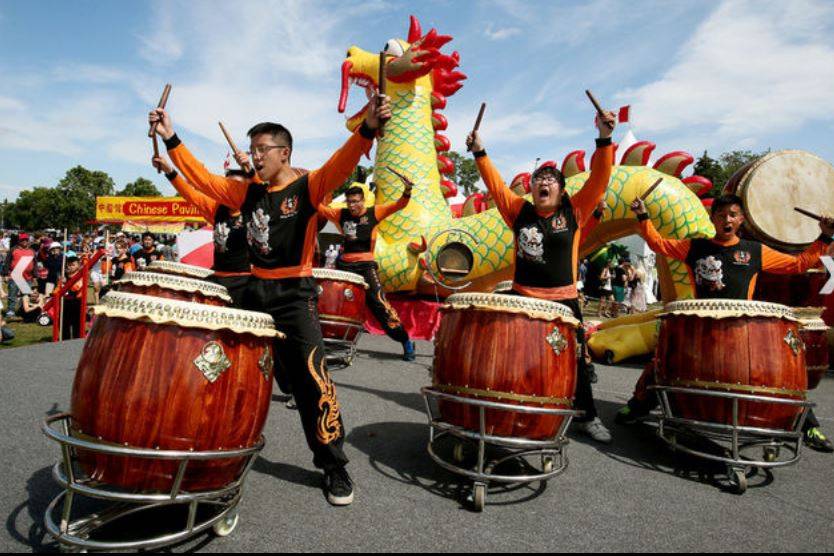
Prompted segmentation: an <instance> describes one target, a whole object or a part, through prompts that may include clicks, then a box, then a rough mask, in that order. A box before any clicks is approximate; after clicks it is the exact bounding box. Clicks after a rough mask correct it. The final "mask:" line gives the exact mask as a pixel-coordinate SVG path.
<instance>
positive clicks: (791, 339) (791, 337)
mask: <svg viewBox="0 0 834 556" xmlns="http://www.w3.org/2000/svg"><path fill="white" fill-rule="evenodd" d="M784 339H785V343H786V344H788V347H790V348H791V351H793V354H794V356H797V355H799V353H800V352H801V351H802V350H803V349H804V348H805V342H803V341H802V338H800V337H799V336H798V335H797V334H796V332H794V331H793V330H788V333H787V334H785V338H784Z"/></svg>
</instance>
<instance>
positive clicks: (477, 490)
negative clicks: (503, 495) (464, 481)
mask: <svg viewBox="0 0 834 556" xmlns="http://www.w3.org/2000/svg"><path fill="white" fill-rule="evenodd" d="M471 502H472V508H473V509H474V510H475V511H476V512H482V511H484V506H486V485H485V484H484V483H475V484H474V485H472V497H471Z"/></svg>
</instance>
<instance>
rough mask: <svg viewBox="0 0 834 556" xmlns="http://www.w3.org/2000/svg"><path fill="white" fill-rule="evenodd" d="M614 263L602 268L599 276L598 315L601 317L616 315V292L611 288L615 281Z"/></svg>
mask: <svg viewBox="0 0 834 556" xmlns="http://www.w3.org/2000/svg"><path fill="white" fill-rule="evenodd" d="M614 264H615V263H614V261H611V262H610V263H609V264H608V265H606V266H604V267H602V271H600V274H599V309H598V311H597V315H598V316H600V317H604V316H609V317H610V316H611V315H612V312H613V313H614V314H616V305H617V304H616V303H614V290H613V288H612V287H611V282H612V281H613V269H614Z"/></svg>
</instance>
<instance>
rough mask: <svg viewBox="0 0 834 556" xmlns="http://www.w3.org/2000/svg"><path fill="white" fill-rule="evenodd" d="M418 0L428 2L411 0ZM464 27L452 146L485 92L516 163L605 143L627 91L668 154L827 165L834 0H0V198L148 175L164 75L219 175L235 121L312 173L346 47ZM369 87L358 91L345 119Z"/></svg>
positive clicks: (487, 125) (186, 124)
mask: <svg viewBox="0 0 834 556" xmlns="http://www.w3.org/2000/svg"><path fill="white" fill-rule="evenodd" d="M415 5H417V6H418V7H416V8H415V7H414V6H415ZM412 13H413V14H415V15H417V16H418V18H419V19H420V20H421V22H422V24H423V29H424V30H428V29H429V28H430V27H432V26H433V27H436V28H437V29H438V31H440V32H441V33H445V34H450V35H452V36H453V37H454V38H455V40H454V41H453V42H452V43H451V44H450V45H447V47H446V48H445V50H449V51H451V50H453V49H456V50H458V51H459V52H460V54H461V67H460V70H461V71H462V72H464V73H465V74H467V75H468V76H469V79H468V80H467V81H466V82H465V85H464V87H463V89H461V90H460V91H459V92H458V93H457V94H456V95H454V96H453V97H451V98H450V99H449V105H448V108H447V109H446V111H445V114H446V115H447V117H448V119H449V123H450V127H449V131H448V135H449V137H450V139H451V140H452V145H453V148H454V149H456V150H459V151H463V150H464V149H463V139H464V136H465V134H466V131H467V128H468V127H469V126H471V123H472V120H473V119H474V116H475V113H476V112H477V108H478V105H479V103H480V102H481V101H486V102H488V104H489V108H488V111H487V116H486V118H485V120H484V125H483V127H482V135H483V137H484V140H485V142H486V144H487V145H488V147H489V149H490V152H491V154H492V155H493V157H494V158H495V159H496V161H497V162H498V164H499V165H500V167H501V168H502V169H503V170H504V173H505V174H506V175H507V176H508V177H511V176H512V175H513V174H514V173H515V172H517V171H521V170H524V169H527V168H529V167H530V165H531V164H532V161H533V160H534V159H535V158H536V157H542V158H543V159H558V160H561V158H562V157H564V155H565V154H567V153H568V152H569V151H571V150H575V149H578V148H582V149H586V150H590V149H591V148H592V147H593V143H592V139H593V136H594V130H593V128H592V118H593V112H592V109H591V107H590V105H589V104H588V102H587V100H586V99H585V96H584V94H583V91H584V89H585V88H590V89H592V90H593V91H594V92H595V93H596V94H597V96H598V97H599V98H600V99H601V100H602V101H603V103H604V104H607V105H608V106H610V107H612V108H616V107H618V106H620V105H623V104H631V105H632V111H633V124H634V131H635V133H636V135H637V137H638V138H640V139H647V140H651V141H653V142H655V143H657V145H658V148H657V150H656V151H655V153H656V155H658V156H659V155H661V154H663V153H665V152H669V151H673V150H686V151H689V152H690V153H692V154H693V155H695V156H698V155H699V154H700V153H701V152H703V150H705V149H707V150H709V151H710V152H711V153H714V154H717V153H720V152H722V151H724V150H730V149H736V148H745V149H755V150H759V149H765V148H768V147H770V148H773V149H784V148H797V149H806V150H809V151H811V152H814V153H816V154H818V155H820V156H822V157H823V158H826V159H827V160H830V161H834V145H832V137H834V133H832V132H834V110H832V109H831V107H830V104H831V100H832V98H834V95H832V92H831V91H832V88H833V87H832V86H834V2H826V1H811V0H808V1H802V0H796V1H791V2H782V1H779V2H764V1H743V0H738V1H728V2H704V1H698V2H683V1H679V2H660V1H642V2H641V1H638V2H609V1H590V2H585V3H578V2H529V1H524V2H522V1H518V2H517V1H514V0H493V1H485V2H477V3H476V2H465V1H440V0H435V1H431V2H421V3H419V5H418V4H416V3H413V2H399V1H378V0H367V1H363V2H348V1H343V2H305V1H290V0H286V1H274V2H269V1H251V2H250V1H243V2H228V1H223V2H214V1H208V0H205V1H200V2H179V1H167V2H147V3H140V2H108V1H100V2H92V1H75V2H59V1H42V2H24V1H17V0H12V1H5V2H0V76H2V78H0V199H2V198H8V199H14V198H15V197H16V195H17V193H18V192H19V191H20V190H22V189H26V188H31V187H34V186H38V185H47V186H51V185H54V184H55V183H56V182H57V181H58V180H59V179H60V178H61V177H62V176H63V175H64V173H65V172H66V170H67V169H68V168H70V167H72V166H74V165H76V164H82V165H84V166H86V167H88V168H91V169H100V170H104V171H106V172H108V173H109V174H111V175H112V176H113V177H114V179H115V181H116V184H117V186H119V187H121V186H123V185H124V184H125V183H127V182H129V181H132V180H134V179H135V178H136V177H138V176H144V177H147V178H150V179H152V180H154V181H155V182H156V183H157V184H158V185H159V186H160V188H161V189H162V190H163V191H164V192H166V193H171V192H172V189H171V188H170V187H169V186H168V184H167V182H166V181H165V180H164V179H161V178H160V177H159V176H157V174H156V173H155V172H153V171H152V169H150V167H149V165H148V164H147V162H146V161H147V160H149V157H150V152H151V150H150V142H149V140H148V139H147V136H146V133H147V124H146V121H147V112H148V110H149V108H150V107H151V106H153V105H154V104H155V103H156V101H157V100H158V97H159V94H160V92H161V90H162V86H163V85H164V83H165V82H166V81H167V82H171V83H172V84H173V93H172V96H171V100H170V103H169V108H170V111H171V114H172V117H173V119H174V123H175V126H176V127H177V129H178V131H179V133H180V135H181V136H182V137H183V139H184V140H185V141H186V142H187V143H188V144H189V145H190V146H191V147H192V148H193V149H194V150H195V152H196V153H197V154H198V155H199V156H200V157H202V158H203V160H204V161H205V162H206V164H207V165H208V166H209V167H210V168H216V169H217V170H218V171H219V170H220V169H221V166H222V162H223V159H224V158H225V155H226V151H227V148H226V146H225V143H224V142H223V138H222V136H221V135H220V133H219V130H218V128H217V121H218V120H222V121H223V122H224V123H225V124H226V125H227V127H229V128H230V129H231V130H232V132H233V134H234V135H235V136H236V137H237V138H238V141H239V143H240V144H241V145H246V144H247V143H246V141H245V137H244V134H245V131H246V129H248V127H249V126H251V125H252V124H253V123H256V122H258V121H263V120H272V121H280V122H282V123H285V124H286V125H288V126H289V127H290V129H291V130H292V131H293V133H294V135H295V138H296V148H295V153H294V163H295V164H297V165H299V166H304V167H308V168H314V167H316V166H317V165H318V164H320V163H321V162H323V161H324V160H325V159H326V158H327V156H328V155H329V153H330V152H331V151H332V150H333V149H335V148H336V147H338V146H339V145H340V144H341V143H342V141H344V139H345V137H346V134H347V132H346V130H345V128H344V124H343V122H344V119H343V117H342V116H341V115H339V114H338V113H337V111H336V104H337V100H338V95H339V68H340V64H341V62H342V59H343V57H344V53H345V51H346V50H347V48H348V47H349V46H351V45H353V44H356V45H358V46H360V47H362V48H365V49H366V50H370V51H375V50H379V49H380V48H382V46H383V45H384V44H385V42H386V41H387V40H388V39H390V38H392V37H405V36H406V34H407V31H408V16H409V15H410V14H412ZM362 97H363V95H362V93H361V91H358V90H353V91H351V101H352V102H351V103H350V105H349V107H348V113H353V111H355V110H354V109H355V108H358V105H359V103H360V98H362Z"/></svg>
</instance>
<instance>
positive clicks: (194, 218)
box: [96, 197, 205, 224]
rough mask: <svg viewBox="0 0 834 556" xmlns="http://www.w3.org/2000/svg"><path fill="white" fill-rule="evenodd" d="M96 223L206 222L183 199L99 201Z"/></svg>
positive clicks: (106, 199) (134, 198)
mask: <svg viewBox="0 0 834 556" xmlns="http://www.w3.org/2000/svg"><path fill="white" fill-rule="evenodd" d="M96 220H97V221H98V222H99V223H101V224H112V223H119V222H205V219H204V218H203V217H202V216H200V213H199V212H198V211H197V207H196V206H194V205H192V204H191V203H189V202H188V201H186V200H185V199H183V198H182V197H96Z"/></svg>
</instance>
